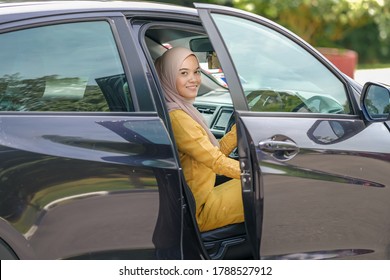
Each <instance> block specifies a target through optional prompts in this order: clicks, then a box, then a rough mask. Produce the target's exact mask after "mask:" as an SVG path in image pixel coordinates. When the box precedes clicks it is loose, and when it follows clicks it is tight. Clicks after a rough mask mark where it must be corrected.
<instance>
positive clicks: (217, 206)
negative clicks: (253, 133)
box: [156, 47, 244, 232]
mask: <svg viewBox="0 0 390 280" xmlns="http://www.w3.org/2000/svg"><path fill="white" fill-rule="evenodd" d="M156 69H157V72H158V74H159V77H160V81H161V85H162V87H163V90H164V94H165V100H166V102H167V107H168V110H169V116H170V119H171V124H172V129H173V133H174V135H175V140H176V144H177V148H178V151H179V156H180V162H181V166H182V168H183V172H184V176H185V179H186V182H187V184H188V186H189V187H190V189H191V191H192V193H193V195H194V198H195V202H196V219H197V222H198V226H199V229H200V231H202V232H204V231H208V230H212V229H215V228H219V227H222V226H225V225H228V224H234V223H240V222H243V221H244V214H243V206H242V195H241V183H240V180H239V179H240V167H239V162H238V161H237V160H234V159H231V158H229V157H228V155H229V154H230V153H231V151H232V150H233V149H234V148H235V147H236V146H237V135H236V129H235V126H234V127H233V129H232V130H231V131H230V132H229V133H227V134H226V135H225V136H224V137H223V138H222V139H221V141H220V142H218V141H217V139H216V138H215V137H214V135H213V134H212V133H211V131H210V130H209V128H208V126H207V124H206V122H205V120H204V119H203V117H202V115H201V114H200V113H199V112H198V110H197V109H196V108H195V107H194V106H193V102H194V101H195V97H196V96H197V94H198V88H199V86H200V83H201V71H200V66H199V61H198V59H197V57H196V56H195V54H194V53H193V52H191V51H190V50H188V49H186V48H181V47H177V48H172V49H169V50H168V51H166V52H165V53H164V54H163V55H162V56H161V57H159V58H158V59H157V61H156ZM216 174H220V175H225V176H227V177H230V178H233V179H232V180H230V181H228V182H226V183H223V184H221V185H218V186H217V187H214V185H215V180H216Z"/></svg>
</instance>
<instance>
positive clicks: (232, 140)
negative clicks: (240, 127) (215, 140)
mask: <svg viewBox="0 0 390 280" xmlns="http://www.w3.org/2000/svg"><path fill="white" fill-rule="evenodd" d="M219 145H220V150H221V152H222V153H223V154H224V155H226V156H229V155H230V154H231V152H233V150H234V148H236V147H237V129H236V124H234V125H233V126H232V128H231V129H230V131H229V132H228V133H226V134H225V136H224V137H222V139H221V140H220V141H219Z"/></svg>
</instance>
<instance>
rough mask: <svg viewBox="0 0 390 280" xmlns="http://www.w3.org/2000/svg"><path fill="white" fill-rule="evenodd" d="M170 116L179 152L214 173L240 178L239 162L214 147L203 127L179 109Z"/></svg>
mask: <svg viewBox="0 0 390 280" xmlns="http://www.w3.org/2000/svg"><path fill="white" fill-rule="evenodd" d="M170 117H171V123H172V129H173V134H174V136H175V140H176V144H177V147H178V150H179V151H180V152H181V153H184V154H187V155H188V156H190V157H192V158H193V159H195V160H196V161H197V162H200V163H202V164H204V165H206V166H207V167H208V168H210V169H212V170H213V171H214V172H215V173H216V174H219V175H224V176H227V177H230V178H235V179H239V178H240V166H239V162H238V161H237V160H234V159H231V158H228V157H227V156H226V155H225V154H224V153H222V152H221V150H220V149H219V148H218V147H215V146H214V145H213V144H212V143H211V142H210V140H209V137H208V135H207V133H206V131H204V129H203V127H201V126H200V125H199V124H198V123H197V122H196V121H194V120H193V119H192V118H191V117H190V116H189V115H188V114H186V113H185V112H184V111H181V110H175V111H172V112H171V113H170Z"/></svg>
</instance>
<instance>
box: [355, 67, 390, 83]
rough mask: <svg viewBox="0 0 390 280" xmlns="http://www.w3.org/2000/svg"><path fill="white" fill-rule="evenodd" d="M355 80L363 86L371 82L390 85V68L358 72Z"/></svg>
mask: <svg viewBox="0 0 390 280" xmlns="http://www.w3.org/2000/svg"><path fill="white" fill-rule="evenodd" d="M355 80H356V81H358V82H359V83H361V84H364V83H365V82H368V81H371V82H382V83H385V84H388V85H390V68H384V69H366V70H356V71H355Z"/></svg>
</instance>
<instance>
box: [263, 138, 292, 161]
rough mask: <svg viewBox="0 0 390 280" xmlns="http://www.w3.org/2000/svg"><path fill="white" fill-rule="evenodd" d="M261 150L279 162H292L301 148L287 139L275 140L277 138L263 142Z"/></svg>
mask: <svg viewBox="0 0 390 280" xmlns="http://www.w3.org/2000/svg"><path fill="white" fill-rule="evenodd" d="M259 148H260V150H262V151H263V152H265V153H268V154H271V156H272V157H274V158H276V159H278V160H282V161H284V160H290V159H292V158H293V157H294V156H295V155H296V154H297V153H298V152H299V147H298V146H297V144H296V143H294V142H293V141H292V140H291V139H289V138H287V137H285V138H284V139H283V140H275V137H272V138H271V139H267V140H264V141H261V142H260V143H259Z"/></svg>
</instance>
